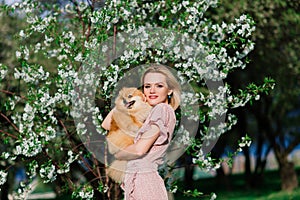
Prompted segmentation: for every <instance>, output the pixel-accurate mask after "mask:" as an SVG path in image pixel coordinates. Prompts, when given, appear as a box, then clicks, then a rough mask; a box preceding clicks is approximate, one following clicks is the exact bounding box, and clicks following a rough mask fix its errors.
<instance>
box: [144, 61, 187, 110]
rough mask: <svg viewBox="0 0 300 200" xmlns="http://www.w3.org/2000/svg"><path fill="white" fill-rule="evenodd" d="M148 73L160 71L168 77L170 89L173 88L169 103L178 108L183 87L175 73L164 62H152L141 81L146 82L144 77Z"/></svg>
mask: <svg viewBox="0 0 300 200" xmlns="http://www.w3.org/2000/svg"><path fill="white" fill-rule="evenodd" d="M148 73H160V74H162V75H164V76H165V77H166V82H167V85H168V89H170V90H172V91H173V92H172V95H171V98H170V100H169V104H170V105H171V106H172V108H173V109H174V110H176V109H177V108H178V107H179V105H180V100H181V98H180V96H181V87H180V84H179V83H178V81H177V79H176V78H175V76H174V75H173V73H172V72H171V71H170V70H169V69H168V68H167V67H166V66H164V65H162V64H151V65H150V66H149V67H148V68H147V69H146V71H145V72H144V74H143V76H142V79H141V82H142V85H143V84H144V78H145V76H146V74H148Z"/></svg>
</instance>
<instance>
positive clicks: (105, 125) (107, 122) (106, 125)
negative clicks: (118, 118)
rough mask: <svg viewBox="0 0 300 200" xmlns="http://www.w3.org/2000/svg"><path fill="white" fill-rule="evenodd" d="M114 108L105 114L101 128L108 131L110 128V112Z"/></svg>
mask: <svg viewBox="0 0 300 200" xmlns="http://www.w3.org/2000/svg"><path fill="white" fill-rule="evenodd" d="M113 111H114V109H112V110H111V111H110V112H109V113H108V114H107V116H106V117H105V119H104V120H103V122H102V124H101V126H102V128H104V129H105V130H107V131H109V129H110V124H111V119H112V114H113Z"/></svg>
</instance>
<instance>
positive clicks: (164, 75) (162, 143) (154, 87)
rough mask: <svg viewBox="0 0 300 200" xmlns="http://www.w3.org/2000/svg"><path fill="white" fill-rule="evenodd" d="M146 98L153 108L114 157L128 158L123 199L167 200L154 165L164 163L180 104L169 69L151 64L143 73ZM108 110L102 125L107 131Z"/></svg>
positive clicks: (177, 84)
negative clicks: (133, 140)
mask: <svg viewBox="0 0 300 200" xmlns="http://www.w3.org/2000/svg"><path fill="white" fill-rule="evenodd" d="M142 85H143V86H142V89H143V93H144V95H145V98H146V101H147V102H148V103H149V104H150V105H151V106H152V107H153V108H152V110H151V112H150V114H149V116H148V118H147V119H146V121H145V122H144V124H143V126H142V127H141V129H140V130H139V131H138V134H137V137H136V138H135V143H134V144H133V145H130V146H128V147H126V148H125V149H122V150H120V151H119V152H117V153H116V154H115V155H114V156H115V158H116V159H118V160H127V161H128V164H127V170H126V173H125V180H124V183H123V184H122V186H123V189H124V191H125V199H126V200H167V199H168V195H167V190H166V187H165V185H164V181H163V179H162V178H161V177H160V175H159V174H158V171H157V168H158V166H159V165H161V164H163V162H164V156H165V154H166V150H167V148H168V146H169V144H170V141H171V138H172V135H173V131H174V128H175V123H176V117H175V110H176V109H177V108H178V107H179V105H180V93H181V90H180V85H179V83H178V82H177V79H176V78H175V76H174V75H173V74H172V73H171V71H170V70H169V69H168V68H167V67H165V66H163V65H160V64H153V65H151V66H150V67H148V68H147V69H146V71H145V72H144V74H143V76H142ZM110 121H111V113H110V114H109V115H108V116H107V117H106V119H105V120H104V122H103V124H102V126H103V127H104V128H105V129H107V130H109V127H110Z"/></svg>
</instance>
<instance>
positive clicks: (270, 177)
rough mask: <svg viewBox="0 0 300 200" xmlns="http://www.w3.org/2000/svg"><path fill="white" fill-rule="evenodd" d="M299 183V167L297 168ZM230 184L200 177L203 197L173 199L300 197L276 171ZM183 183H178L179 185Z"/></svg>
mask: <svg viewBox="0 0 300 200" xmlns="http://www.w3.org/2000/svg"><path fill="white" fill-rule="evenodd" d="M297 172H298V177H299V183H300V169H298V170H297ZM227 183H230V184H224V183H221V181H220V180H217V179H215V178H202V179H199V180H197V181H194V183H193V188H197V189H198V191H200V192H203V193H204V197H201V198H199V197H197V198H196V197H189V196H184V195H183V194H176V195H175V200H199V199H200V200H208V199H210V198H209V197H210V194H211V193H215V194H216V195H217V200H297V199H300V187H299V188H297V189H295V190H294V191H293V192H283V191H281V190H280V178H279V174H278V171H268V172H265V174H264V181H263V182H262V181H257V182H256V183H255V184H256V187H255V188H250V187H246V186H245V182H244V176H243V175H242V174H238V175H232V176H230V177H228V182H227ZM182 185H183V183H179V187H180V186H182ZM45 190H48V191H49V188H48V187H47V186H46V187H45V185H44V186H43V184H42V185H39V186H38V187H37V188H36V191H35V192H43V191H44V192H46V191H45ZM56 200H71V197H70V196H66V195H65V196H60V197H57V198H56Z"/></svg>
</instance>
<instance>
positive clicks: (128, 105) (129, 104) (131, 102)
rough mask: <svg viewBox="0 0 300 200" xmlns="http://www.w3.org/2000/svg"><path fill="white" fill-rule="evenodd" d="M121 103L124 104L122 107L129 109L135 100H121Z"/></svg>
mask: <svg viewBox="0 0 300 200" xmlns="http://www.w3.org/2000/svg"><path fill="white" fill-rule="evenodd" d="M123 103H124V105H125V107H126V108H127V109H131V108H132V106H133V104H134V103H135V100H133V101H129V102H127V101H126V100H125V99H124V100H123Z"/></svg>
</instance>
